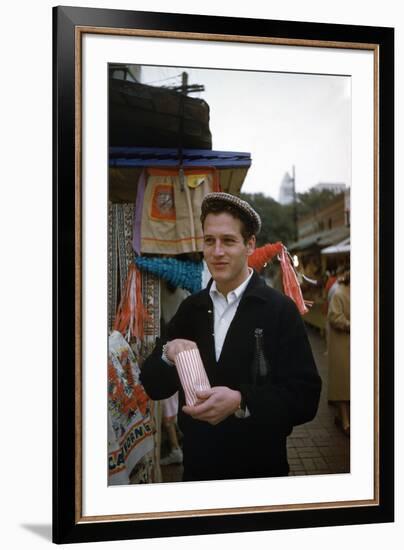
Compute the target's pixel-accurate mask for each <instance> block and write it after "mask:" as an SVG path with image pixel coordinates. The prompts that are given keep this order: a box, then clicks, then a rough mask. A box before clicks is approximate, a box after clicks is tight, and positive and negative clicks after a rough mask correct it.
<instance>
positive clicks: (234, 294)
mask: <svg viewBox="0 0 404 550" xmlns="http://www.w3.org/2000/svg"><path fill="white" fill-rule="evenodd" d="M248 273H249V274H248V277H247V279H246V280H245V281H243V282H242V283H241V285H240V286H238V287H237V288H235V289H233V290H232V291H230V292H229V293H228V294H227V296H226V300H227V302H229V303H230V302H233V301H235V300H238V299H240V298H241V296H242V295H243V292H244V291H245V289H246V288H247V285H248V283H249V282H250V279H251V277H252V275H253V273H254V270H253V269H251V267H249V268H248ZM209 294H210V296H211V298H212V299H213V298H214V297H216V296H218V295H219V296H223V294H222V293H221V292H220V291H219V290H218V289H217V286H216V281H215V280H213V281H212V284H211V287H210V289H209Z"/></svg>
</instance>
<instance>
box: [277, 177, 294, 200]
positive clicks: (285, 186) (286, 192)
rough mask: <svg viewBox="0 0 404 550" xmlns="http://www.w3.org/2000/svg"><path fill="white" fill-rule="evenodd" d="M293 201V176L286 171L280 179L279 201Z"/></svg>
mask: <svg viewBox="0 0 404 550" xmlns="http://www.w3.org/2000/svg"><path fill="white" fill-rule="evenodd" d="M293 201H294V180H293V177H292V176H291V175H290V174H289V172H286V173H285V175H284V176H283V179H282V181H281V186H280V189H279V202H280V203H281V204H292V203H293Z"/></svg>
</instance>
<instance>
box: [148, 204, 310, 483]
mask: <svg viewBox="0 0 404 550" xmlns="http://www.w3.org/2000/svg"><path fill="white" fill-rule="evenodd" d="M201 210H202V215H201V221H202V226H203V232H204V247H203V254H204V257H205V261H206V263H207V265H208V268H209V270H210V272H211V274H212V280H211V281H210V283H209V285H208V287H207V288H206V289H204V290H202V291H201V292H199V293H197V294H194V295H192V296H190V297H188V298H187V299H186V300H184V301H183V302H182V304H181V305H180V307H179V309H178V311H177V313H176V315H175V316H174V317H173V319H172V320H171V322H170V324H169V326H168V333H167V334H168V340H167V343H166V344H165V346H164V348H163V346H162V343H163V342H159V343H158V344H157V345H156V348H155V350H154V351H153V353H152V354H151V356H149V357H148V358H147V359H146V361H145V363H144V365H143V368H142V374H141V380H142V383H143V385H144V387H145V389H146V392H147V393H148V394H149V395H150V397H151V398H152V399H164V398H166V397H168V396H170V395H172V394H173V393H174V392H176V391H177V390H179V391H180V405H179V416H178V424H179V427H180V429H181V431H182V433H183V436H184V438H183V456H184V458H183V460H184V476H183V480H184V481H196V480H218V479H237V478H251V477H270V476H283V475H287V474H288V471H289V467H288V462H287V453H286V438H287V436H288V435H289V434H290V433H291V431H292V429H293V426H295V425H297V424H302V423H304V422H308V421H309V420H311V419H312V418H313V417H314V416H315V414H316V412H317V407H318V402H319V395H320V389H321V380H320V378H319V376H318V373H317V369H316V366H315V363H314V360H313V356H312V352H311V349H310V344H309V342H308V339H307V335H306V332H305V329H304V325H303V322H302V319H301V317H300V314H299V313H298V310H297V308H296V306H295V304H294V303H293V301H292V300H290V299H289V298H287V297H286V296H284V295H283V294H281V293H279V292H277V291H276V290H274V289H272V288H270V287H268V286H267V285H266V283H265V282H264V281H263V279H261V277H259V276H258V274H257V273H256V272H253V271H252V270H251V269H249V267H248V257H249V256H250V255H251V254H252V252H253V251H254V248H255V242H256V237H255V236H256V234H257V233H258V232H259V230H260V227H261V220H260V217H259V215H258V214H257V213H256V212H255V210H253V208H252V207H251V206H250V205H249V204H248V203H247V202H245V201H242V200H241V199H239V198H238V197H235V196H233V195H229V194H227V193H210V194H208V195H207V196H206V197H205V199H204V200H203V202H202V206H201ZM256 329H260V330H262V334H263V337H262V339H263V348H264V349H263V351H264V355H265V360H266V362H267V365H268V369H267V370H268V374H267V377H266V379H265V380H264V381H263V383H261V384H259V385H258V384H256V383H254V382H253V380H252V376H251V372H252V368H251V367H252V363H254V361H255V360H256V359H255V334H256ZM195 346H197V347H198V349H199V352H200V355H201V358H202V362H203V364H204V366H205V370H206V372H207V376H208V378H209V381H210V385H211V389H210V390H208V391H203V392H197V397H198V399H199V401H198V403H197V404H196V405H195V406H193V407H191V406H186V405H185V404H184V393H183V391H182V389H181V384H180V381H179V378H178V375H177V371H176V368H175V366H174V361H175V357H176V355H177V354H178V353H179V352H181V351H183V350H188V349H192V348H195Z"/></svg>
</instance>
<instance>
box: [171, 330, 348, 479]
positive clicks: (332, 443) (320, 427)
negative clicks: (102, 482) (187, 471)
mask: <svg viewBox="0 0 404 550" xmlns="http://www.w3.org/2000/svg"><path fill="white" fill-rule="evenodd" d="M307 332H308V335H309V339H310V342H311V346H312V349H313V354H314V357H315V360H316V363H317V367H318V370H319V373H320V376H321V378H322V381H323V389H322V392H321V399H320V406H319V410H318V413H317V415H316V417H315V419H314V420H312V421H311V422H308V423H306V424H303V425H302V426H297V427H296V428H294V430H293V432H292V434H291V435H290V436H289V438H288V445H287V448H288V460H289V466H290V474H289V475H319V474H337V473H346V472H349V468H350V445H349V438H348V437H347V436H346V435H345V434H343V433H342V432H341V430H340V429H339V428H338V427H337V426H336V425H335V423H334V417H335V409H334V407H333V406H331V405H329V404H328V399H327V356H326V355H325V351H326V346H325V341H324V339H323V338H322V337H321V336H320V334H319V332H318V331H317V330H316V329H314V328H312V327H310V326H309V327H307ZM165 452H166V449H165V448H164V446H163V448H162V455H163V456H164V454H165ZM161 470H162V476H163V482H172V481H180V480H181V477H182V466H181V465H170V466H163V467H162V468H161Z"/></svg>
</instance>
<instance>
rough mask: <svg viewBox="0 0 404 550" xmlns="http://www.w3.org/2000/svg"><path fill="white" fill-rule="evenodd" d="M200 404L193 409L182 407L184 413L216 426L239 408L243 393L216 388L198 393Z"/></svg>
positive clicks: (223, 387)
mask: <svg viewBox="0 0 404 550" xmlns="http://www.w3.org/2000/svg"><path fill="white" fill-rule="evenodd" d="M196 396H197V397H198V399H199V402H198V403H197V404H196V405H194V406H193V407H190V406H187V405H185V406H184V407H182V410H183V412H184V413H186V414H189V415H190V416H192V418H195V419H196V420H203V421H205V422H209V424H212V425H216V424H219V422H222V420H224V419H225V418H227V417H228V416H230V415H232V414H233V413H235V412H236V410H237V409H238V408H239V406H240V403H241V393H240V392H239V391H237V390H232V389H230V388H228V387H226V386H214V387H213V388H211V389H210V390H203V391H197V392H196Z"/></svg>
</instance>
